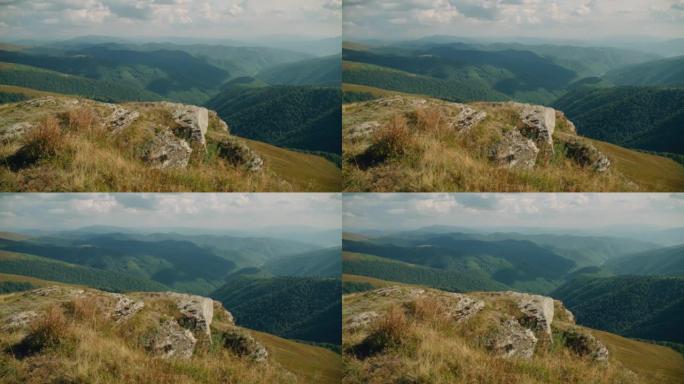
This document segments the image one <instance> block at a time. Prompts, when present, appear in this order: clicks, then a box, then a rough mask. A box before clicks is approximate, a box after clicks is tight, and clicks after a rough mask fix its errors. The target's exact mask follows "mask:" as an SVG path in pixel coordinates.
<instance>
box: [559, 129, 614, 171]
mask: <svg viewBox="0 0 684 384" xmlns="http://www.w3.org/2000/svg"><path fill="white" fill-rule="evenodd" d="M563 144H564V146H565V152H566V155H567V157H568V158H570V159H572V160H573V161H575V162H576V163H577V164H579V165H580V166H582V167H586V168H590V169H593V170H594V171H596V172H599V173H603V172H606V171H608V169H609V168H610V160H609V159H608V157H606V155H604V154H603V153H602V152H601V151H599V150H598V149H596V147H595V146H594V145H593V144H591V143H589V142H586V141H584V140H581V139H578V138H576V137H564V139H563Z"/></svg>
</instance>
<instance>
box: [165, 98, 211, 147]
mask: <svg viewBox="0 0 684 384" xmlns="http://www.w3.org/2000/svg"><path fill="white" fill-rule="evenodd" d="M171 115H172V116H173V119H174V121H175V122H176V124H177V126H176V128H175V129H174V132H175V133H176V135H178V136H179V137H182V138H184V139H186V140H188V141H189V142H190V143H197V144H199V145H202V146H204V145H206V144H207V141H206V138H205V137H204V135H205V134H206V133H207V127H208V126H209V111H208V110H207V109H206V108H202V107H197V106H194V105H185V104H174V105H173V109H172V111H171Z"/></svg>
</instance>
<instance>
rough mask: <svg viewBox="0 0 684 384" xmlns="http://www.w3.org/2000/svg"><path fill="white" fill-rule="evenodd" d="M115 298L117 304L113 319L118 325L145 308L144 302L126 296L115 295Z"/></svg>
mask: <svg viewBox="0 0 684 384" xmlns="http://www.w3.org/2000/svg"><path fill="white" fill-rule="evenodd" d="M114 298H115V299H116V304H114V312H112V318H113V319H114V320H115V321H116V322H117V323H120V322H123V321H126V320H128V319H130V318H131V317H133V316H135V314H136V313H138V312H140V310H141V309H143V308H144V307H145V303H144V302H143V301H142V300H134V299H131V298H130V297H128V296H125V295H121V294H114Z"/></svg>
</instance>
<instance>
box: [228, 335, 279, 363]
mask: <svg viewBox="0 0 684 384" xmlns="http://www.w3.org/2000/svg"><path fill="white" fill-rule="evenodd" d="M222 339H223V346H224V347H226V348H228V349H230V350H232V351H233V352H234V353H235V354H237V355H238V356H242V357H246V358H248V359H250V360H253V361H256V362H265V361H266V360H268V351H267V350H266V348H264V346H263V345H261V343H259V342H258V341H256V340H255V339H254V338H253V337H252V336H250V335H249V334H248V333H246V332H244V331H242V330H240V329H238V328H232V329H229V330H226V331H224V332H223V334H222Z"/></svg>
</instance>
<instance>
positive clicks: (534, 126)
mask: <svg viewBox="0 0 684 384" xmlns="http://www.w3.org/2000/svg"><path fill="white" fill-rule="evenodd" d="M520 121H521V122H522V127H521V128H520V133H521V134H522V135H523V136H525V137H527V138H528V139H530V140H532V141H534V142H535V143H536V144H537V147H547V148H550V149H551V150H553V131H554V129H555V128H556V111H555V110H554V109H553V108H548V107H544V106H541V105H531V104H522V106H521V107H520Z"/></svg>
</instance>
